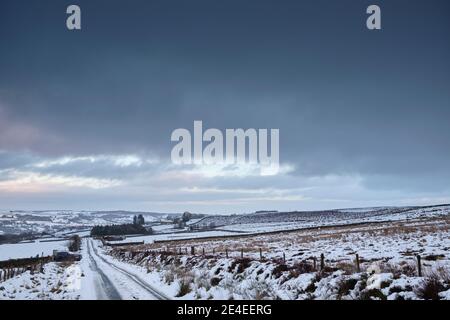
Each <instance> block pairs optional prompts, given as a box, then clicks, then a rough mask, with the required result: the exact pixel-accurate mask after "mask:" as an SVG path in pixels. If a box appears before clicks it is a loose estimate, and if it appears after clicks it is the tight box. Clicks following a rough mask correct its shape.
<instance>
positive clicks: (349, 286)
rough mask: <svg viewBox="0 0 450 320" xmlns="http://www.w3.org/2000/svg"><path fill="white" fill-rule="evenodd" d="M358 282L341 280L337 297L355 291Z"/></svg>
mask: <svg viewBox="0 0 450 320" xmlns="http://www.w3.org/2000/svg"><path fill="white" fill-rule="evenodd" d="M357 283H358V280H356V279H347V280H345V279H343V280H342V281H340V282H339V283H338V295H339V297H342V296H346V295H348V294H349V293H350V291H351V290H353V289H355V286H356V284H357Z"/></svg>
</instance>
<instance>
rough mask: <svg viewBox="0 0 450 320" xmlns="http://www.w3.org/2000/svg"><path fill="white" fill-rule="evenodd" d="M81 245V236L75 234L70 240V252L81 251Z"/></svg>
mask: <svg viewBox="0 0 450 320" xmlns="http://www.w3.org/2000/svg"><path fill="white" fill-rule="evenodd" d="M80 247H81V239H80V236H78V235H74V236H72V237H71V238H70V240H69V246H68V249H69V251H70V252H76V251H79V250H80Z"/></svg>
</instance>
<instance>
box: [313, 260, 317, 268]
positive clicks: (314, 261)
mask: <svg viewBox="0 0 450 320" xmlns="http://www.w3.org/2000/svg"><path fill="white" fill-rule="evenodd" d="M313 265H314V271H316V270H317V259H316V257H313Z"/></svg>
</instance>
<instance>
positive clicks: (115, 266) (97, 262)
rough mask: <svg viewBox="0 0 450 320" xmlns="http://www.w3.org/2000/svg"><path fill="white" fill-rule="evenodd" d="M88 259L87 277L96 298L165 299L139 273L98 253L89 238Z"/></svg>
mask: <svg viewBox="0 0 450 320" xmlns="http://www.w3.org/2000/svg"><path fill="white" fill-rule="evenodd" d="M86 249H87V255H88V259H89V272H91V273H92V274H90V276H89V278H90V279H92V280H91V281H93V282H94V284H93V287H94V289H95V298H96V299H109V300H120V299H134V300H166V299H168V298H167V296H165V295H164V294H163V293H161V292H159V291H158V290H156V289H155V288H153V287H152V286H151V285H150V284H148V283H147V282H146V281H145V280H144V279H142V277H141V275H138V274H135V273H133V272H131V271H129V270H126V269H125V268H124V267H122V266H120V263H119V262H117V263H115V262H113V261H112V258H106V257H104V256H102V254H101V253H99V251H98V249H97V247H96V244H95V243H94V241H92V240H91V239H87V240H86Z"/></svg>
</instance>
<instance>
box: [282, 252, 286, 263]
mask: <svg viewBox="0 0 450 320" xmlns="http://www.w3.org/2000/svg"><path fill="white" fill-rule="evenodd" d="M283 263H286V254H285V253H284V252H283Z"/></svg>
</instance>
